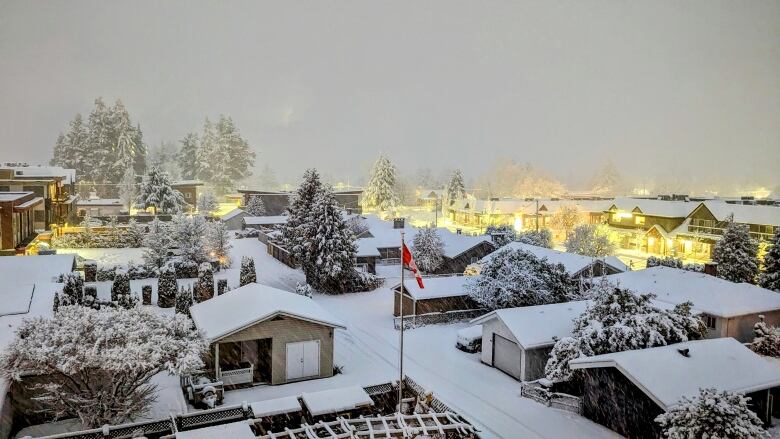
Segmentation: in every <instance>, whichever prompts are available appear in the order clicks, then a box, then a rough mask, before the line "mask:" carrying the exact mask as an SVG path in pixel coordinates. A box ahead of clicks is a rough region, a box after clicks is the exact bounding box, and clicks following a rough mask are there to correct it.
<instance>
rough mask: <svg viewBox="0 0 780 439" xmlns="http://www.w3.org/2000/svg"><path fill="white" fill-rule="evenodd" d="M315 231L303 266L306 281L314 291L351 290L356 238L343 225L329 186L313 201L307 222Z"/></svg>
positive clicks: (331, 292) (335, 292) (332, 292)
mask: <svg viewBox="0 0 780 439" xmlns="http://www.w3.org/2000/svg"><path fill="white" fill-rule="evenodd" d="M309 220H310V221H311V228H312V229H315V234H314V239H313V242H312V249H311V251H312V254H311V258H310V259H309V262H310V263H309V264H304V265H303V270H304V272H305V273H306V278H307V279H313V280H314V283H310V285H312V286H314V287H315V288H316V289H317V290H319V291H322V292H325V293H330V294H340V293H346V292H348V291H349V290H350V287H351V285H352V280H353V279H354V277H355V276H354V271H355V254H356V253H357V249H356V247H355V241H354V240H355V238H354V236H353V235H352V231H350V230H349V228H348V227H347V224H346V223H345V222H344V216H343V215H342V209H341V207H339V205H338V203H337V202H336V198H335V197H334V196H333V191H332V190H331V189H330V187H324V188H322V189H321V190H320V191H319V192H318V194H317V196H316V197H315V199H314V206H313V208H312V214H311V217H310V219H309Z"/></svg>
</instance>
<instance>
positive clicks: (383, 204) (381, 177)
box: [363, 154, 398, 212]
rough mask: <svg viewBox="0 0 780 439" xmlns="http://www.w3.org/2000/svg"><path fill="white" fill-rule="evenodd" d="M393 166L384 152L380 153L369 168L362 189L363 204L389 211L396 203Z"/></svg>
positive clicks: (367, 206) (396, 195)
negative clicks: (369, 172)
mask: <svg viewBox="0 0 780 439" xmlns="http://www.w3.org/2000/svg"><path fill="white" fill-rule="evenodd" d="M395 186H396V175H395V166H393V163H392V162H391V161H390V159H388V158H387V157H386V156H385V155H384V154H381V155H380V156H379V158H378V159H377V161H376V162H375V163H374V166H373V168H372V169H371V177H370V179H369V180H368V185H366V188H365V190H364V191H363V206H364V207H366V208H374V209H378V210H380V211H382V212H386V211H390V210H392V209H394V208H395V206H396V205H397V204H398V194H397V193H396V187H395Z"/></svg>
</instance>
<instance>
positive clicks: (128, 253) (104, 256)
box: [57, 248, 144, 267]
mask: <svg viewBox="0 0 780 439" xmlns="http://www.w3.org/2000/svg"><path fill="white" fill-rule="evenodd" d="M57 253H58V254H76V255H79V256H81V257H82V258H84V259H92V260H94V261H97V263H98V265H99V266H104V267H108V266H112V265H127V263H128V262H130V261H133V262H135V263H136V264H142V263H143V254H144V248H58V249H57Z"/></svg>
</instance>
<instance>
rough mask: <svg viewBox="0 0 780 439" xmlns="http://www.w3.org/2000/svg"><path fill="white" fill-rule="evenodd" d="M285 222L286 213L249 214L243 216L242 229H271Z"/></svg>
mask: <svg viewBox="0 0 780 439" xmlns="http://www.w3.org/2000/svg"><path fill="white" fill-rule="evenodd" d="M283 224H287V215H268V216H249V215H246V216H244V218H243V224H242V228H244V229H272V228H274V227H276V226H281V225H283Z"/></svg>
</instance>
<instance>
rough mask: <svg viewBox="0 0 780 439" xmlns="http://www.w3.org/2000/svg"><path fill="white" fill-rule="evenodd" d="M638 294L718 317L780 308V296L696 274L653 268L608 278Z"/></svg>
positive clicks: (746, 284) (752, 286)
mask: <svg viewBox="0 0 780 439" xmlns="http://www.w3.org/2000/svg"><path fill="white" fill-rule="evenodd" d="M607 279H609V280H610V281H612V282H617V283H618V284H619V285H620V286H621V287H623V288H627V289H629V290H631V291H633V292H635V293H639V294H646V293H652V294H655V295H656V301H658V302H666V303H669V304H672V305H676V304H678V303H682V302H688V301H690V302H693V308H694V309H695V310H697V311H700V312H704V313H707V314H710V315H713V316H717V317H725V318H729V317H736V316H742V315H746V314H755V313H760V312H768V311H774V310H778V309H780V294H778V293H776V292H774V291H770V290H767V289H764V288H761V287H757V286H755V285H751V284H748V283H744V282H742V283H734V282H730V281H727V280H724V279H720V278H717V277H715V276H710V275H708V274H704V273H699V272H695V271H686V270H680V269H677V268H671V267H664V266H658V267H652V268H647V269H644V270H636V271H627V272H625V273H618V274H613V275H610V276H607Z"/></svg>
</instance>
